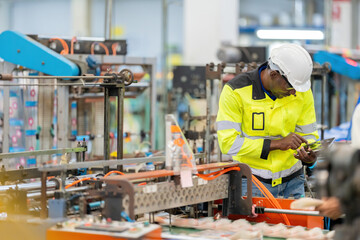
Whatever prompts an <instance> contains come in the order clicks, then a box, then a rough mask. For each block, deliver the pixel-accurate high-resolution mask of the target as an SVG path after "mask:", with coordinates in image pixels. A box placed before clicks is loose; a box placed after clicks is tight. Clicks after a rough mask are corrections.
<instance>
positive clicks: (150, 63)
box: [66, 54, 157, 149]
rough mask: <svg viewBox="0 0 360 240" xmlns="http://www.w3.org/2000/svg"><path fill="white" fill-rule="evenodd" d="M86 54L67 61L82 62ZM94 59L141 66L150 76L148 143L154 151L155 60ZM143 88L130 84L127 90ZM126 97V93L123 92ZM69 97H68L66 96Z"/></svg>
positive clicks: (72, 57)
mask: <svg viewBox="0 0 360 240" xmlns="http://www.w3.org/2000/svg"><path fill="white" fill-rule="evenodd" d="M85 56H88V55H87V54H85V55H84V54H73V55H67V56H66V57H67V58H68V59H69V60H74V61H84V59H85ZM93 56H94V58H95V59H96V60H97V61H98V62H99V63H101V64H119V65H141V66H143V67H144V68H145V69H146V70H147V72H148V73H149V75H150V83H149V88H150V103H151V104H150V143H151V145H152V147H153V148H154V149H156V141H155V134H156V133H157V128H156V121H155V119H156V110H157V109H156V77H155V74H156V58H146V57H144V58H141V57H127V56H120V55H117V56H110V55H109V56H106V55H93ZM132 87H134V88H145V87H146V85H145V84H144V83H132V84H131V86H128V87H127V88H132ZM125 96H126V92H125ZM67 97H69V95H68V96H67Z"/></svg>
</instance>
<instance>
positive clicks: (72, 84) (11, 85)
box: [0, 82, 120, 87]
mask: <svg viewBox="0 0 360 240" xmlns="http://www.w3.org/2000/svg"><path fill="white" fill-rule="evenodd" d="M118 85H120V84H119V83H79V82H72V83H3V84H0V86H1V87H17V86H42V87H49V86H50V87H51V86H81V87H103V86H118Z"/></svg>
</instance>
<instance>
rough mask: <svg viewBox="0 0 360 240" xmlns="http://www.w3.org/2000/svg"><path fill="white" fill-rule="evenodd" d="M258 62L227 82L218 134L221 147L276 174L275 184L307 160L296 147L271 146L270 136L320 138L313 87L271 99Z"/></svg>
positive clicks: (256, 170) (260, 172)
mask: <svg viewBox="0 0 360 240" xmlns="http://www.w3.org/2000/svg"><path fill="white" fill-rule="evenodd" d="M266 64H267V63H264V64H263V65H262V66H260V67H259V68H261V67H263V66H266ZM259 68H258V69H256V70H254V71H250V72H247V73H243V74H240V75H237V76H236V77H235V78H234V79H232V80H230V81H229V82H228V83H227V84H226V85H225V86H224V88H223V90H222V92H221V95H220V101H219V111H218V114H217V119H216V127H217V135H218V141H219V145H220V149H221V151H222V153H224V154H228V155H231V156H232V158H233V159H234V160H237V161H239V162H241V163H245V164H248V165H249V166H250V168H251V170H252V173H253V174H254V175H256V176H260V177H262V178H264V179H272V186H276V185H278V184H281V182H282V181H281V179H282V178H284V177H287V176H289V175H291V174H293V173H295V172H297V171H298V170H299V169H300V168H302V162H301V161H299V160H298V159H296V158H295V157H294V156H293V153H295V152H296V151H295V150H291V149H289V150H287V151H282V150H272V151H270V142H271V140H275V139H281V138H283V137H286V136H287V135H288V134H289V133H297V134H299V135H301V136H303V137H304V138H305V139H307V140H308V142H313V141H316V140H317V139H318V138H319V136H318V133H317V130H316V116H315V108H314V98H313V95H312V91H311V89H309V90H308V91H307V92H303V93H302V92H296V96H293V95H291V96H288V97H284V98H281V99H280V98H277V99H275V100H272V99H271V98H270V97H269V96H268V95H267V94H265V93H264V91H263V89H262V87H261V83H260V77H259V72H258V71H259Z"/></svg>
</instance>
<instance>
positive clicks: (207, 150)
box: [205, 79, 211, 163]
mask: <svg viewBox="0 0 360 240" xmlns="http://www.w3.org/2000/svg"><path fill="white" fill-rule="evenodd" d="M210 126H211V80H210V79H207V80H206V133H205V141H206V142H205V153H206V163H210Z"/></svg>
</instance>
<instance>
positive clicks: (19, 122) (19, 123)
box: [9, 118, 24, 126]
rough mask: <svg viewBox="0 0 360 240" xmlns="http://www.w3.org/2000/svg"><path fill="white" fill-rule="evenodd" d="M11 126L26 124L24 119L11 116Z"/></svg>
mask: <svg viewBox="0 0 360 240" xmlns="http://www.w3.org/2000/svg"><path fill="white" fill-rule="evenodd" d="M9 124H10V126H24V121H23V120H20V119H16V118H10V121H9Z"/></svg>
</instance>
